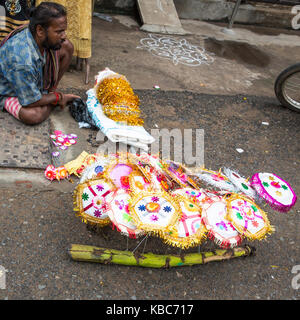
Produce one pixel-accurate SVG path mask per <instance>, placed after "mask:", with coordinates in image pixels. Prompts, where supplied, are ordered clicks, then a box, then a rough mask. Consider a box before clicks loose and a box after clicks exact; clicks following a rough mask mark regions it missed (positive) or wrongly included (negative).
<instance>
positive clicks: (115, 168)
mask: <svg viewBox="0 0 300 320" xmlns="http://www.w3.org/2000/svg"><path fill="white" fill-rule="evenodd" d="M133 170H135V166H134V165H132V164H131V163H129V162H128V161H127V160H116V161H115V162H113V163H112V164H110V165H109V166H108V167H107V169H106V171H105V173H104V175H105V176H106V177H107V178H108V179H110V180H111V181H112V182H113V184H114V185H115V186H116V187H117V188H121V189H125V190H127V189H129V180H128V178H129V175H130V173H131V172H132V171H133Z"/></svg>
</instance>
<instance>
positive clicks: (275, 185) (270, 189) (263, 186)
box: [250, 173, 297, 212]
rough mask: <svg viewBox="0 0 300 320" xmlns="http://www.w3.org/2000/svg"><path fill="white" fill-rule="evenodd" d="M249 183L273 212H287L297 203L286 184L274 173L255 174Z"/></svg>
mask: <svg viewBox="0 0 300 320" xmlns="http://www.w3.org/2000/svg"><path fill="white" fill-rule="evenodd" d="M250 183H251V185H252V187H253V188H254V189H255V190H256V192H257V193H258V195H259V196H260V197H261V198H263V199H264V200H265V201H266V202H267V203H268V204H269V205H270V206H271V207H272V208H273V209H274V210H277V211H280V212H288V211H289V210H290V209H291V208H292V207H293V206H294V205H295V203H296V201H297V196H296V194H295V192H294V190H293V189H292V187H291V186H290V185H289V184H288V182H286V181H284V180H283V179H282V178H280V177H278V176H277V175H276V174H274V173H255V174H254V175H253V176H252V177H251V179H250Z"/></svg>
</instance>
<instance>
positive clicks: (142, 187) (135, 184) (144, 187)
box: [128, 171, 152, 193]
mask: <svg viewBox="0 0 300 320" xmlns="http://www.w3.org/2000/svg"><path fill="white" fill-rule="evenodd" d="M128 180H129V189H130V191H131V192H134V193H139V192H141V191H150V190H151V188H152V185H151V183H150V182H149V181H148V180H147V179H146V178H145V176H144V175H143V174H142V173H141V172H140V171H132V172H131V173H130V175H129V176H128Z"/></svg>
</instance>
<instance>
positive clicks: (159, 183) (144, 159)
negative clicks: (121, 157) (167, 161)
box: [129, 153, 173, 191]
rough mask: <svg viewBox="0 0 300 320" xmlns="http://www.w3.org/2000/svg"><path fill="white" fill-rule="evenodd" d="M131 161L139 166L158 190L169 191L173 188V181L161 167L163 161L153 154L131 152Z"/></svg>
mask: <svg viewBox="0 0 300 320" xmlns="http://www.w3.org/2000/svg"><path fill="white" fill-rule="evenodd" d="M129 161H130V162H131V163H132V164H134V165H136V166H137V167H138V169H139V170H140V171H141V172H142V173H143V175H144V176H145V178H146V179H147V180H148V181H149V182H150V183H151V184H152V186H153V188H154V189H156V190H157V191H169V190H170V189H172V188H173V184H172V182H171V181H170V180H169V179H168V177H167V176H166V175H165V173H164V171H163V170H162V168H161V162H160V161H158V160H157V159H156V158H154V157H153V156H150V155H148V154H145V153H143V154H142V155H136V154H129Z"/></svg>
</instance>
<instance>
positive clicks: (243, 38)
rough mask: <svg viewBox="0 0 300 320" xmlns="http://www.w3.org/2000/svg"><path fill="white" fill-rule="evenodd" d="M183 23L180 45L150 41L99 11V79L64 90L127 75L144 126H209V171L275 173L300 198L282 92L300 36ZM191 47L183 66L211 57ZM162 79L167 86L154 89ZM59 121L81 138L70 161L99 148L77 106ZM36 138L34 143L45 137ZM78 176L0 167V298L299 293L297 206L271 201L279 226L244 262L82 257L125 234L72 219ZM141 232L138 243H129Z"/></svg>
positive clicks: (56, 126)
mask: <svg viewBox="0 0 300 320" xmlns="http://www.w3.org/2000/svg"><path fill="white" fill-rule="evenodd" d="M182 24H183V26H184V28H185V29H187V30H189V31H190V32H192V34H191V35H189V36H186V37H176V39H177V42H176V43H177V44H176V46H175V41H174V40H172V41H171V40H168V39H167V38H168V37H167V38H166V36H161V35H160V36H158V37H156V38H155V37H152V38H151V39H150V40H147V41H146V40H144V41H143V42H142V43H141V39H145V38H149V37H150V36H149V35H148V34H145V33H143V32H141V31H140V30H139V28H138V24H137V23H136V22H135V21H134V20H132V18H130V17H126V16H114V20H113V22H112V23H110V22H106V21H103V20H100V19H98V18H94V21H93V35H94V36H93V57H92V59H91V80H90V83H89V84H88V85H84V73H83V72H78V71H75V70H74V68H72V69H71V70H70V72H68V73H67V74H66V75H65V77H64V78H63V81H62V83H61V89H62V90H64V91H65V92H72V93H77V94H79V95H80V96H82V97H83V98H84V96H85V92H86V90H87V89H90V88H91V87H92V86H93V82H94V81H93V77H94V75H96V74H97V73H98V71H100V70H102V69H104V68H105V67H109V68H110V69H111V70H113V71H116V72H119V73H121V74H124V75H126V77H127V78H128V80H129V81H130V82H131V84H132V87H133V88H134V90H135V92H136V93H137V95H138V96H139V97H140V99H141V106H140V109H141V111H142V116H143V118H144V120H145V128H146V130H148V131H150V130H151V129H152V128H159V129H162V128H166V129H169V130H171V129H173V128H178V129H180V130H183V129H185V128H189V129H197V128H201V129H203V130H204V132H205V165H206V166H207V167H208V168H211V169H212V170H218V169H219V168H220V167H221V166H227V167H231V168H234V169H236V170H238V171H239V172H240V173H241V174H243V175H245V176H250V175H251V174H254V173H255V172H258V171H260V172H272V171H273V172H275V173H277V174H278V175H279V176H281V177H282V178H284V179H285V180H287V181H289V182H290V184H291V185H292V187H293V188H294V190H295V192H296V194H298V195H299V194H300V180H299V179H300V176H299V169H300V168H299V167H300V162H299V159H300V157H299V147H298V146H299V143H298V141H299V139H300V132H299V130H298V128H299V125H300V118H299V114H296V113H295V112H292V111H291V110H289V109H286V108H283V107H281V106H279V104H278V102H277V100H276V99H275V97H274V92H273V83H274V80H275V77H276V76H277V74H278V73H279V72H280V71H281V70H282V69H283V68H285V67H287V66H288V65H290V64H292V63H295V62H298V57H300V47H299V46H298V43H300V42H299V41H298V40H299V37H298V36H297V35H296V34H295V33H294V32H287V33H286V34H283V33H282V34H281V30H277V29H266V28H264V29H262V28H256V27H253V28H251V30H252V31H249V30H248V28H245V27H243V28H238V27H237V26H235V28H234V30H235V31H236V37H234V38H230V37H229V36H228V35H225V34H223V33H222V31H221V30H222V28H223V27H224V25H219V24H208V23H203V22H197V21H182ZM274 33H275V34H274ZM162 37H164V38H163V39H162ZM184 39H185V40H186V41H188V42H189V43H190V44H192V45H194V46H198V47H199V48H200V47H202V46H203V47H205V48H206V51H205V52H203V51H201V50H200V53H201V54H202V55H201V54H200V53H199V52H198V51H196V49H195V47H192V46H189V45H188V44H187V42H186V41H184ZM178 41H179V42H178ZM165 42H167V43H168V44H169V45H171V44H172V50H171V49H170V51H169V54H171V53H172V57H173V60H167V59H164V58H161V57H157V56H155V55H152V54H151V52H148V51H147V50H145V49H143V50H142V49H137V47H138V46H141V45H142V44H144V45H145V44H147V45H148V46H151V50H152V52H156V53H157V50H154V49H155V48H154V44H161V43H165ZM188 50H190V52H192V51H193V52H194V53H193V55H192V53H191V57H192V58H193V59H192V58H191V59H190V60H191V61H190V62H188V61H187V60H185V62H186V63H190V64H191V63H192V62H193V63H194V62H195V61H196V62H197V61H198V62H200V61H202V60H203V57H206V58H207V59H208V60H206V62H209V64H201V65H199V66H188V65H184V64H181V63H178V64H177V65H176V64H175V62H179V61H182V56H183V51H184V52H185V54H186V53H187V52H189V51H188ZM159 53H162V54H163V53H164V54H166V50H161V51H159ZM196 53H197V54H198V55H197V54H196ZM212 53H214V55H212ZM206 54H207V55H206ZM212 57H213V59H211V58H212ZM201 59H202V60H201ZM155 85H158V86H159V87H160V88H161V89H160V90H155V89H154V88H153V86H155ZM50 120H51V127H50V131H51V132H52V131H54V130H61V131H63V132H64V133H75V134H77V135H78V143H77V144H76V145H74V146H72V147H70V148H69V149H68V150H67V152H66V153H65V154H64V155H63V159H62V161H65V162H67V161H69V160H73V159H74V158H76V157H77V156H78V155H79V154H80V153H81V152H82V151H83V150H85V151H87V152H90V153H92V152H96V150H97V146H96V144H95V143H94V142H95V136H96V131H92V130H90V129H79V127H78V124H77V123H76V122H75V120H74V119H73V118H72V117H71V116H70V114H69V111H68V110H64V111H62V112H61V111H59V110H57V111H55V112H54V113H53V114H52V115H51V117H50ZM262 122H267V123H268V125H265V124H263V123H262ZM0 125H1V124H0ZM3 126H5V124H3ZM20 130H22V129H20ZM49 134H50V132H49ZM30 136H33V134H31V133H30V134H29V137H28V141H31V143H30V144H28V148H29V149H30V148H33V147H34V146H35V145H36V144H35V143H34V140H30V139H29V138H30ZM7 139H10V137H9V136H7ZM91 141H92V142H93V143H91ZM237 148H242V149H243V150H244V152H243V153H239V152H237V151H236V149H237ZM0 150H3V146H1V145H0ZM72 179H73V182H74V183H70V182H68V181H61V182H58V181H53V182H52V183H51V182H49V181H48V180H47V179H46V178H44V171H43V170H42V169H27V168H12V169H7V168H1V169H0V189H1V192H0V208H1V225H2V227H1V228H0V247H1V252H0V265H3V266H4V267H5V268H6V269H7V270H8V273H7V289H6V290H0V299H41V300H42V299H50V300H54V299H62V300H64V299H72V300H83V299H91V300H96V299H97V300H102V299H103V300H119V299H132V300H136V299H146V300H155V299H170V300H173V301H174V300H178V299H181V300H188V299H190V300H197V299H200V300H201V299H203V300H204V299H211V300H234V299H284V300H289V299H294V300H298V299H299V293H300V292H299V290H298V291H297V290H294V289H293V288H292V286H291V279H292V277H293V276H295V275H293V274H292V273H291V270H292V268H293V267H294V266H295V265H297V264H299V254H298V253H299V245H300V241H299V234H300V233H299V212H300V206H299V203H297V204H296V206H295V207H294V208H293V209H292V210H291V211H290V212H289V213H288V214H286V215H284V214H281V213H278V212H274V211H272V210H268V208H265V209H266V210H268V212H269V214H268V216H269V218H270V222H271V224H272V225H275V226H276V227H277V230H276V232H275V233H274V234H272V235H271V236H270V238H268V240H267V241H255V242H253V243H250V245H253V246H255V247H256V249H257V253H256V256H253V257H249V258H247V260H244V259H237V260H234V261H227V262H225V263H211V264H208V265H203V266H199V267H197V266H195V267H186V268H184V269H183V268H182V269H178V268H173V269H170V270H165V269H157V270H152V269H147V268H136V267H132V268H131V267H126V266H117V265H114V266H107V265H99V264H92V263H80V262H75V261H72V260H71V259H70V257H69V256H68V255H67V250H68V248H69V246H70V244H72V243H80V244H88V245H95V246H99V247H109V248H116V249H120V250H125V248H126V238H125V237H124V236H122V235H121V234H120V233H118V232H117V231H116V230H112V229H111V228H110V227H107V228H106V229H104V230H103V232H102V230H101V233H100V235H99V234H96V233H94V232H91V231H89V230H87V228H86V226H85V225H84V224H83V223H82V222H81V221H80V219H79V218H78V217H76V216H75V214H74V212H73V199H72V194H73V191H74V188H75V186H76V182H77V179H76V178H72ZM138 241H139V240H129V249H130V250H133V249H134V248H135V247H136V246H137V244H138ZM205 246H206V243H204V244H203V246H201V250H203V251H204V250H205ZM141 247H142V246H141ZM141 247H140V248H141ZM141 250H142V249H141ZM146 250H147V251H152V252H154V253H159V252H160V253H164V252H167V251H166V250H170V251H168V252H173V251H174V252H176V254H177V253H178V250H177V249H176V248H172V249H168V248H166V246H163V244H162V242H161V240H160V239H158V238H156V237H151V238H150V239H149V241H148V242H147V248H146ZM171 250H173V251H171ZM194 250H196V249H194ZM162 284H163V286H162Z"/></svg>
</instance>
